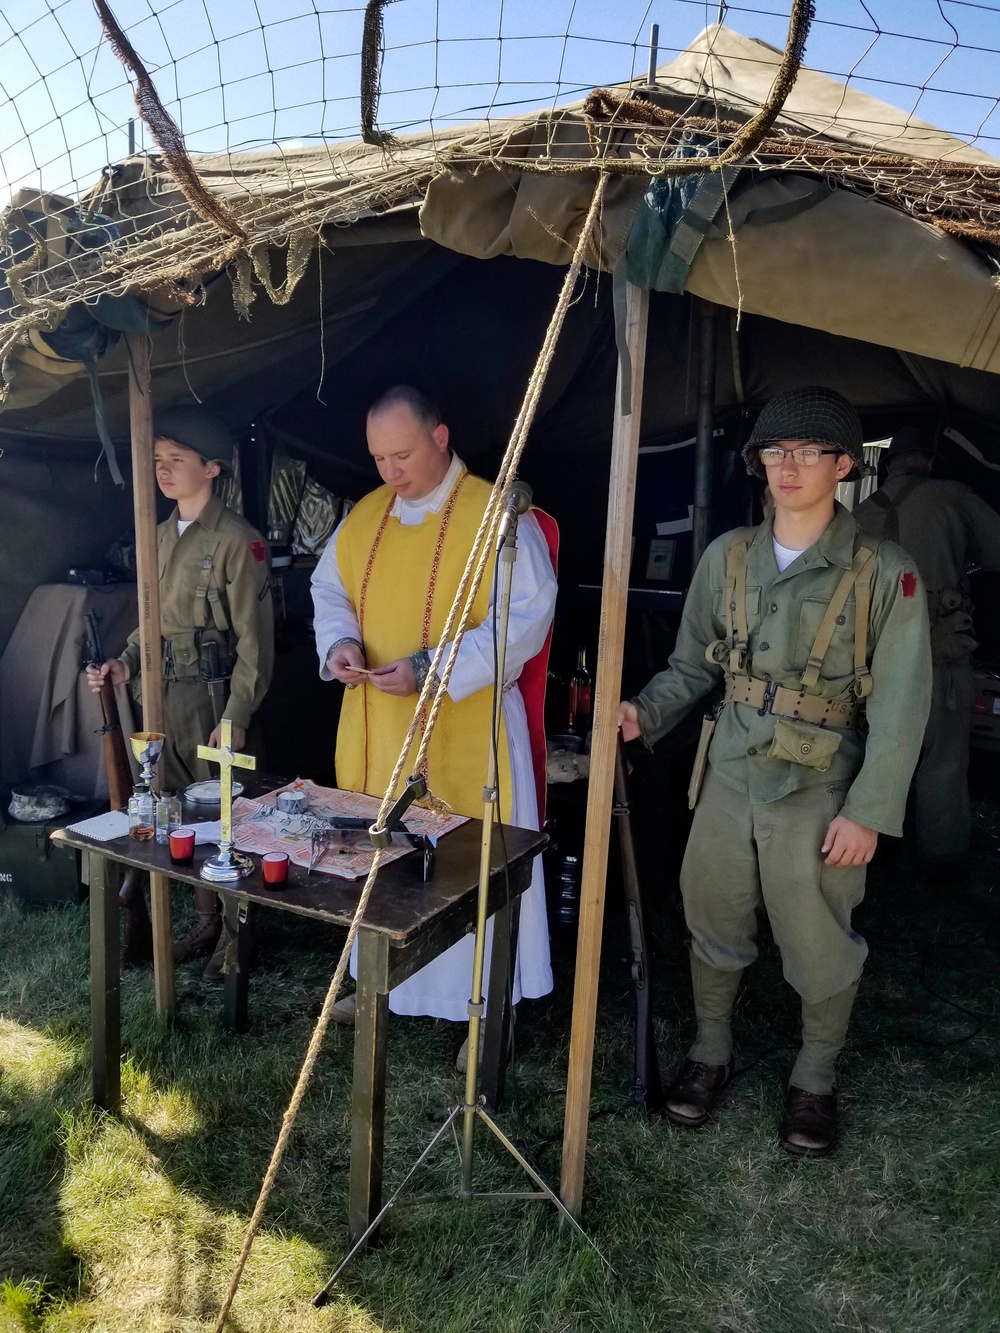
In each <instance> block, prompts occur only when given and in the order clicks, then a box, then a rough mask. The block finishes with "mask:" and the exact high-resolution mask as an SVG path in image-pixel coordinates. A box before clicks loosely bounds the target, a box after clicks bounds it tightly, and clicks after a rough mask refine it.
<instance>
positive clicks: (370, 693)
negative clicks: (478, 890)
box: [312, 385, 556, 1067]
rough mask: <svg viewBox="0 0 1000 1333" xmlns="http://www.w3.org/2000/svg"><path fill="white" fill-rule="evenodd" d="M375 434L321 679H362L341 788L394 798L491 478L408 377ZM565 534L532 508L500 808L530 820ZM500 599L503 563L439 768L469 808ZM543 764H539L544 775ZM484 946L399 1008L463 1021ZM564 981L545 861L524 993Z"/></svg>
mask: <svg viewBox="0 0 1000 1333" xmlns="http://www.w3.org/2000/svg"><path fill="white" fill-rule="evenodd" d="M367 437H368V449H369V452H370V454H371V455H372V458H373V460H374V462H375V465H376V467H377V469H378V472H379V475H380V476H381V478H382V480H383V482H384V485H382V486H380V487H378V488H377V489H376V490H374V491H372V492H370V493H369V494H368V495H366V496H365V497H364V498H363V499H362V500H361V501H359V503H358V504H357V505H356V506H355V507H354V509H353V510H352V511H351V513H350V514H349V515H348V516H347V518H346V519H345V520H344V521H343V522H342V523H341V524H340V526H339V527H338V528H337V530H336V532H335V533H334V534H333V536H332V538H331V539H330V542H329V544H328V545H327V547H326V550H325V551H324V553H323V556H322V558H321V559H320V562H319V564H318V566H317V568H316V571H315V573H314V575H313V580H312V592H313V602H314V605H315V630H316V643H317V650H318V654H319V663H320V675H321V677H322V678H323V679H324V680H339V681H342V682H343V683H344V684H345V685H346V686H347V690H348V692H347V694H346V695H345V699H344V706H343V711H342V713H341V719H340V728H339V732H338V737H337V782H338V785H339V786H340V787H342V788H347V789H350V790H354V791H364V792H367V793H369V794H371V795H374V796H381V795H382V794H383V792H384V791H385V788H386V786H387V785H388V782H389V779H390V777H391V775H392V771H393V768H394V766H395V763H396V760H397V758H398V755H399V751H400V748H401V747H402V744H403V741H404V739H405V736H406V733H407V730H408V728H409V725H410V722H411V720H412V717H413V711H414V708H415V706H416V702H417V695H418V693H419V691H420V688H421V686H422V685H423V683H424V680H425V679H426V676H427V672H428V670H429V668H430V660H431V657H432V656H433V653H434V650H435V649H436V647H437V646H438V642H439V639H440V636H441V633H442V631H443V627H444V624H445V621H446V619H447V616H448V612H449V610H450V608H451V605H452V601H453V599H454V596H455V593H456V591H457V589H458V585H459V582H460V580H461V577H462V573H463V571H464V569H465V564H466V561H467V559H468V556H469V552H470V551H471V549H472V546H473V543H474V540H475V536H476V532H477V530H478V528H479V524H480V521H481V519H482V516H483V513H484V511H485V508H486V504H487V502H488V499H489V495H490V489H491V488H490V485H489V483H488V482H486V481H483V480H482V479H480V478H479V477H474V476H473V475H472V474H471V473H470V472H468V470H467V469H466V468H465V466H464V464H463V463H462V462H461V461H460V460H459V459H458V458H457V457H456V456H455V455H454V454H453V453H452V452H451V450H450V449H449V445H448V440H449V432H448V427H447V426H446V425H445V424H444V422H443V421H442V420H441V417H440V413H439V412H438V411H437V409H436V408H435V407H434V405H433V404H432V403H431V402H430V401H429V400H428V399H427V398H426V397H425V396H424V395H423V394H422V393H421V392H420V391H419V390H416V389H413V388H410V387H409V386H406V385H398V386H396V387H395V388H392V389H390V390H388V392H387V393H385V394H383V396H382V397H381V398H380V399H379V400H378V401H377V402H376V403H375V404H374V405H373V407H372V408H371V410H370V411H369V413H368V419H367ZM543 525H544V527H543ZM555 542H556V537H555V525H554V524H553V523H552V520H551V519H549V518H548V516H547V515H544V514H541V515H540V514H539V513H538V512H537V511H534V510H532V511H529V512H528V513H527V514H525V515H524V516H523V517H522V519H521V521H520V525H519V528H518V540H517V560H516V563H515V565H514V576H513V586H512V591H511V604H510V623H509V636H508V643H507V659H506V680H505V681H504V701H503V728H502V730H503V734H502V736H501V738H500V752H499V792H500V803H499V808H500V816H501V818H502V819H503V821H504V822H505V823H510V824H516V825H519V826H521V827H522V828H538V827H539V813H540V812H539V796H540V794H541V788H540V783H542V782H544V734H543V729H542V725H541V723H542V718H541V704H542V699H543V695H544V680H545V672H544V657H545V655H546V654H547V647H548V635H549V630H550V626H551V623H552V615H553V610H554V607H555V597H556V580H555V574H554V569H553V566H554V560H555ZM492 606H493V587H492V571H491V570H489V571H487V575H486V577H485V578H484V579H483V583H482V586H481V588H480V591H479V594H478V597H477V599H476V603H475V607H474V612H473V617H472V621H471V623H470V627H469V629H468V630H467V631H466V633H465V636H464V638H463V640H462V643H461V645H460V647H459V652H458V657H457V660H456V663H455V667H454V670H453V672H452V676H451V680H450V682H449V686H448V696H447V698H446V700H445V703H444V707H443V708H442V710H441V712H440V715H439V717H438V721H437V724H436V726H435V729H434V732H433V735H432V738H431V743H430V748H429V753H428V760H427V765H426V770H425V777H426V780H427V785H428V788H429V790H430V791H431V792H432V793H433V794H434V795H435V796H437V797H439V798H440V799H442V800H444V801H446V802H447V804H448V805H449V806H451V808H452V809H453V810H454V811H455V812H456V813H458V814H463V815H468V816H471V817H479V816H481V815H482V804H483V784H484V781H485V776H486V758H487V747H488V744H489V734H490V720H491V715H492V707H493V705H492V698H493V690H492V686H493V674H494V654H493V624H492V620H493V616H492ZM540 667H541V669H539V668H540ZM522 673H523V674H522ZM519 678H522V679H521V684H522V685H523V687H524V692H522V688H521V687H519V683H518V682H519ZM533 753H534V757H535V761H536V762H535V763H533ZM538 760H541V767H540V768H539V767H537V766H536V764H537V761H538ZM536 773H540V775H541V776H540V778H539V780H538V781H537V782H536ZM491 930H492V923H491ZM472 946H473V941H472V938H471V936H470V937H468V938H467V939H464V940H461V941H460V942H459V943H458V944H456V945H455V946H454V947H453V948H451V949H449V950H448V951H447V952H446V953H445V954H443V955H441V956H440V957H439V958H437V959H435V960H434V961H433V962H432V963H429V964H428V965H427V966H426V967H425V968H423V969H422V970H421V971H420V972H418V973H417V974H416V975H415V976H413V977H411V978H410V979H409V980H407V981H405V982H404V983H403V984H402V985H400V986H398V987H397V988H396V989H395V990H393V992H392V994H391V995H390V997H389V1006H390V1008H391V1010H392V1011H393V1012H394V1013H398V1014H409V1015H421V1014H423V1015H429V1016H432V1017H436V1018H445V1019H450V1020H452V1021H454V1022H464V1021H465V1020H466V1018H467V1004H468V999H469V985H470V980H471V975H472ZM551 989H552V971H551V967H550V963H549V941H548V927H547V921H546V914H545V889H544V881H543V878H542V868H541V858H538V859H537V860H536V862H535V869H534V874H533V877H532V882H531V886H530V887H529V889H528V890H527V892H526V893H525V894H524V895H523V897H522V899H521V926H520V939H519V946H518V953H517V964H516V967H515V975H514V1001H515V1003H516V1002H517V1000H518V999H519V998H520V997H521V996H522V995H525V996H527V997H529V998H537V997H539V996H541V995H545V994H547V993H548V992H549V991H550V990H551ZM353 1000H354V997H353V996H349V997H347V999H346V1000H342V1001H340V1003H339V1004H338V1006H337V1012H336V1014H335V1016H336V1017H337V1018H339V1019H340V1021H342V1022H351V1021H353ZM460 1067H461V1053H460Z"/></svg>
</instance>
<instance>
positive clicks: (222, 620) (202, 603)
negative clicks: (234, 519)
mask: <svg viewBox="0 0 1000 1333" xmlns="http://www.w3.org/2000/svg"><path fill="white" fill-rule="evenodd" d="M221 541H222V533H221V532H212V533H208V534H206V538H205V542H204V544H203V546H202V555H201V576H200V577H199V579H198V586H197V588H196V589H195V593H194V627H195V629H205V628H206V626H207V624H208V609H209V607H211V610H212V622H213V624H214V626H215V628H216V629H217V630H218V631H219V632H220V633H221V634H224V633H225V632H226V630H228V629H229V620H228V618H227V616H226V613H225V610H224V609H223V606H222V599H221V598H220V596H219V589H218V588H217V587H216V585H215V583H214V581H213V579H212V570H213V568H214V566H215V553H216V551H217V550H218V549H219V543H220V542H221Z"/></svg>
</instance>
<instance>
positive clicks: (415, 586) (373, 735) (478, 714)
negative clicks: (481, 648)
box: [337, 469, 511, 819]
mask: <svg viewBox="0 0 1000 1333" xmlns="http://www.w3.org/2000/svg"><path fill="white" fill-rule="evenodd" d="M491 489H492V488H491V487H490V485H489V483H488V482H485V481H483V480H481V479H480V478H479V477H474V476H472V475H471V474H470V473H469V472H467V471H465V470H464V469H463V471H462V473H461V475H460V476H459V478H458V480H457V481H456V483H455V486H454V488H453V489H452V491H451V494H450V495H449V497H448V499H447V500H446V501H445V504H444V506H443V507H442V508H441V510H440V512H438V513H437V514H431V513H428V514H425V515H424V518H423V521H422V522H421V523H418V524H415V525H413V526H406V525H404V524H402V523H400V521H399V519H398V518H394V517H392V516H391V515H390V512H389V511H390V510H391V509H392V506H393V504H394V503H395V500H396V493H395V491H393V489H392V487H391V486H380V487H379V488H378V490H375V491H372V492H371V493H370V494H369V495H366V496H365V497H364V499H363V500H360V501H359V502H358V504H357V505H355V507H354V509H352V510H351V513H350V514H349V515H348V518H347V520H346V522H345V523H344V526H343V528H342V529H341V531H340V535H339V537H338V538H337V565H338V568H339V570H340V576H341V578H342V580H343V583H344V588H345V590H346V592H347V594H348V596H349V597H350V599H351V602H352V604H353V606H354V608H355V610H356V612H357V616H358V622H359V624H360V626H361V636H362V640H363V643H364V648H365V659H366V663H367V665H368V666H369V667H378V666H387V665H388V663H390V662H394V661H396V660H397V659H398V658H400V657H408V656H409V654H410V653H413V652H416V651H417V650H418V649H420V648H428V649H430V650H431V652H432V653H433V650H434V649H435V648H436V647H437V645H438V643H439V642H440V640H441V637H442V635H443V632H444V625H445V621H446V619H447V616H448V612H449V610H450V609H451V604H452V602H453V600H454V597H455V593H456V592H457V590H458V585H459V583H460V581H461V578H462V574H463V572H464V570H465V563H466V561H467V560H468V558H469V552H470V551H471V550H472V544H473V542H474V541H475V537H476V532H477V531H478V528H479V524H480V522H481V521H482V517H483V513H484V512H485V509H486V504H487V501H488V500H489V496H490V491H491ZM491 578H492V570H490V569H488V570H487V571H486V574H485V575H484V577H483V582H482V585H481V586H480V589H479V594H478V596H477V598H476V602H475V606H474V609H473V615H472V620H471V624H470V628H472V627H473V626H475V625H479V624H481V623H482V622H483V621H484V620H485V619H486V618H487V615H488V614H489V599H490V583H491ZM416 702H417V695H416V694H412V695H410V696H409V697H408V698H405V699H401V698H399V697H397V696H396V695H391V694H383V693H382V692H381V691H379V690H377V689H376V688H375V687H374V685H369V684H367V683H365V684H362V685H359V686H358V687H357V689H354V690H347V691H346V692H345V694H344V704H343V709H342V711H341V715H340V726H339V728H338V732H337V782H338V784H339V785H340V786H341V787H344V788H346V789H347V790H350V791H364V792H368V793H369V794H371V795H372V796H381V795H382V794H383V793H384V791H385V788H386V786H387V784H388V782H389V779H390V778H391V776H392V770H393V768H394V767H395V765H396V760H397V758H398V757H399V751H400V747H401V746H402V744H403V741H404V739H405V738H406V733H407V730H408V729H409V726H410V722H411V720H412V718H413V712H414V708H415V706H416ZM492 711H493V691H492V689H489V688H487V689H482V690H478V691H477V692H476V693H475V694H473V695H471V696H470V697H469V698H467V699H463V700H462V701H461V703H455V702H454V700H453V699H451V697H450V696H446V697H445V701H444V706H443V707H442V709H441V712H440V713H439V714H438V719H437V722H436V724H435V727H434V734H433V735H432V737H431V743H430V749H429V752H428V757H427V764H426V767H425V777H426V780H427V785H428V787H429V789H430V790H431V792H432V793H433V794H434V795H435V796H437V797H439V798H440V799H441V800H443V801H447V803H448V804H449V805H450V806H451V808H452V809H453V810H454V811H455V813H456V814H462V815H470V816H474V817H475V816H481V815H482V812H483V785H484V783H485V781H486V759H487V747H488V745H489V735H490V725H491V720H492ZM421 734H422V733H421ZM418 744H419V740H416V741H415V742H414V745H413V747H412V749H411V751H410V755H411V759H410V764H409V765H408V767H407V768H406V769H404V777H409V775H410V772H411V771H412V762H413V758H414V757H415V756H416V752H417V746H418ZM498 757H499V781H500V792H501V799H502V800H503V804H504V806H505V807H506V809H505V810H504V811H503V813H504V817H505V818H507V819H509V817H510V813H509V812H510V792H511V776H510V756H509V754H508V751H507V735H506V731H505V729H504V727H503V723H502V721H501V731H500V737H499V743H498ZM504 798H505V799H504Z"/></svg>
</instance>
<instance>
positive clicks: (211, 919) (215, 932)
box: [174, 912, 222, 963]
mask: <svg viewBox="0 0 1000 1333" xmlns="http://www.w3.org/2000/svg"><path fill="white" fill-rule="evenodd" d="M221 929H222V918H221V917H220V916H219V914H218V912H199V913H198V915H197V916H196V917H195V921H194V925H193V926H192V927H191V929H190V930H189V931H187V933H186V934H184V935H182V936H181V937H180V939H179V940H174V962H175V963H186V962H189V961H190V959H192V958H198V957H200V955H201V954H203V953H211V952H212V950H213V949H214V948H215V944H216V941H217V940H218V938H219V931H220V930H221Z"/></svg>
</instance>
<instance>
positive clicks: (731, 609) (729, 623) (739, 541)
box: [706, 528, 757, 676]
mask: <svg viewBox="0 0 1000 1333" xmlns="http://www.w3.org/2000/svg"><path fill="white" fill-rule="evenodd" d="M756 531H757V529H756V528H737V529H736V531H735V532H734V533H733V540H732V541H731V542H730V544H729V550H728V551H727V552H726V637H725V640H724V641H723V642H724V644H725V646H726V647H727V648H728V649H729V674H730V675H731V676H740V675H743V676H746V675H749V671H748V669H747V662H748V649H749V646H750V626H749V624H748V622H747V550H748V548H749V546H750V543H751V541H752V540H753V536H754V533H755V532H756ZM715 648H716V644H714V643H713V644H710V645H709V648H708V654H706V655H709V660H710V661H715V660H716V659H715V657H714V655H713V654H714V651H715Z"/></svg>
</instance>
